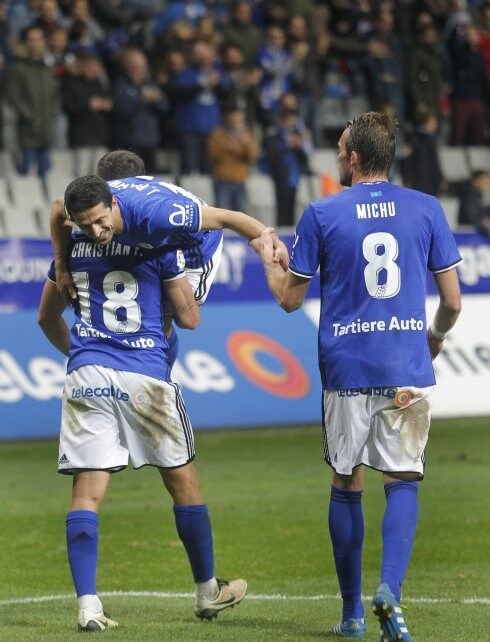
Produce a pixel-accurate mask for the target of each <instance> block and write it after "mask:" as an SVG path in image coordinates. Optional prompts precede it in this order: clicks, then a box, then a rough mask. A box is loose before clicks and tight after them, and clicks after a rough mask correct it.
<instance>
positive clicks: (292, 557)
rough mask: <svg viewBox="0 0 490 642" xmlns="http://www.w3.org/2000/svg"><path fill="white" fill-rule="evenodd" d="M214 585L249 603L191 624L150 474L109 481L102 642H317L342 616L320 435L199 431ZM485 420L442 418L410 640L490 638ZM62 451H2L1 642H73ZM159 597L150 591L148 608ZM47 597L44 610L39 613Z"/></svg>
mask: <svg viewBox="0 0 490 642" xmlns="http://www.w3.org/2000/svg"><path fill="white" fill-rule="evenodd" d="M196 442H197V452H198V457H197V459H196V464H197V467H198V469H199V472H200V475H201V481H202V487H203V491H204V494H205V497H206V499H207V502H208V505H209V508H210V514H211V519H212V523H213V530H214V540H215V557H216V572H217V575H218V576H221V577H225V578H233V577H238V576H242V577H245V578H246V579H247V580H248V582H249V594H250V595H249V598H248V599H245V600H244V602H243V603H242V604H241V605H239V606H238V607H236V608H234V609H233V610H231V609H229V610H228V611H226V612H224V613H222V614H221V615H220V616H219V618H218V620H217V621H214V622H212V623H208V622H204V623H202V622H200V621H198V620H197V619H196V618H195V616H194V615H193V599H192V597H191V596H190V594H191V593H192V590H193V583H192V577H191V574H190V571H189V568H188V564H187V559H186V557H185V554H184V551H183V547H182V545H181V543H180V541H179V539H178V537H177V535H176V532H175V527H174V520H173V513H172V507H171V502H170V498H169V497H168V495H167V494H166V493H165V491H164V490H163V486H162V485H161V482H160V479H159V476H158V474H157V473H156V471H154V470H152V469H149V468H146V469H143V470H140V471H132V470H127V471H125V472H123V473H119V474H117V475H114V477H113V478H112V482H111V488H110V489H109V493H108V495H107V497H106V500H105V502H104V505H103V507H102V511H101V515H100V547H99V548H100V552H99V572H98V590H99V592H100V593H101V594H102V595H103V594H104V593H107V595H105V596H104V597H103V602H104V607H105V608H106V609H107V610H108V611H109V612H110V613H111V614H112V615H113V616H114V617H115V619H117V620H118V621H119V624H120V626H119V628H118V629H117V630H115V631H107V632H105V633H104V634H103V635H104V639H106V638H107V639H108V640H124V641H126V640H131V641H135V640H142V641H145V642H146V641H153V640H166V641H169V642H180V641H182V642H194V641H196V642H197V641H201V640H203V641H204V640H213V641H223V642H232V641H235V640H236V641H239V642H273V641H277V642H282V641H286V640H291V641H294V642H318V641H319V640H329V639H332V640H333V639H334V638H333V636H331V635H330V634H329V633H328V631H329V628H330V626H331V625H332V624H334V623H335V622H336V621H338V619H339V615H340V608H341V603H340V599H339V598H338V597H336V594H337V592H338V587H337V581H336V577H335V572H334V566H333V560H332V555H331V546H330V541H329V536H328V530H327V510H328V499H329V486H330V474H329V470H328V468H327V467H326V465H325V464H324V463H323V461H322V439H321V431H320V429H319V428H318V427H316V428H314V427H298V428H283V429H265V430H243V431H229V432H225V431H217V432H200V433H197V435H196ZM489 453H490V420H489V419H473V420H451V421H448V420H445V421H434V423H433V428H432V431H431V437H430V439H429V447H428V449H427V470H426V479H425V481H424V482H423V483H422V484H421V489H420V493H419V497H420V517H419V528H418V532H417V536H416V540H415V546H414V552H413V556H412V561H411V564H410V568H409V572H408V576H407V579H406V582H405V590H404V601H405V602H406V603H407V605H408V607H409V610H408V612H407V614H406V621H407V623H408V626H409V630H410V632H411V634H412V637H413V640H414V642H419V641H420V642H422V641H424V642H441V641H444V642H467V641H468V642H470V641H473V640H490V627H489V625H488V621H489V618H490V491H489V488H490V465H489V462H488V459H489ZM56 460H57V444H56V443H55V442H51V441H50V442H22V443H11V444H0V506H1V508H0V524H1V528H0V617H1V620H0V621H1V625H0V640H5V641H8V642H11V641H12V642H16V641H19V642H27V641H29V640H36V641H37V640H53V641H54V640H60V641H65V640H68V641H69V640H75V639H79V634H78V633H77V632H76V601H75V598H74V595H73V587H72V584H71V578H70V574H69V570H68V564H67V561H66V553H65V542H64V520H65V515H66V512H67V509H68V506H69V496H70V479H69V478H66V477H62V476H60V475H58V474H57V473H56ZM369 473H370V474H368V475H367V487H366V491H365V493H364V499H363V505H364V514H365V519H366V537H365V546H364V584H363V586H364V593H365V594H366V607H367V608H366V617H367V622H368V633H367V635H366V638H365V639H366V640H367V641H368V642H370V641H376V642H378V641H379V634H378V626H377V621H376V620H375V618H374V617H373V616H371V615H370V612H369V596H370V594H371V593H372V591H373V590H374V588H375V587H376V585H377V582H378V580H379V564H380V555H381V538H380V524H381V517H382V512H383V508H384V494H383V490H382V484H381V479H380V475H379V473H375V472H371V471H369ZM152 593H154V594H153V595H152ZM35 599H39V600H42V601H35Z"/></svg>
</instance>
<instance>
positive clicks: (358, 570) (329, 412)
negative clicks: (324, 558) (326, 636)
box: [323, 391, 369, 638]
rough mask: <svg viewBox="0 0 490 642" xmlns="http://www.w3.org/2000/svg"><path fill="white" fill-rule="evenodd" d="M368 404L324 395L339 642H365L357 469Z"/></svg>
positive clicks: (360, 473)
mask: <svg viewBox="0 0 490 642" xmlns="http://www.w3.org/2000/svg"><path fill="white" fill-rule="evenodd" d="M341 392H342V393H344V394H340V393H341ZM367 405H368V401H367V398H366V396H365V395H364V396H362V395H357V396H351V397H347V396H346V394H345V391H340V392H339V393H338V392H337V391H324V396H323V411H324V415H323V416H324V421H323V430H324V449H325V460H326V462H327V463H328V464H329V465H330V466H331V467H332V468H333V476H332V488H331V495H330V504H329V514H328V524H329V530H330V537H331V540H332V548H333V556H334V560H335V568H336V571H337V578H338V581H339V586H340V592H341V595H342V617H341V620H340V622H339V623H338V624H337V625H335V626H334V627H333V629H332V632H333V633H335V634H336V635H338V636H339V637H352V638H354V637H363V635H364V632H365V630H366V625H365V622H364V607H363V604H362V600H361V588H362V547H363V543H364V516H363V512H362V493H363V486H364V468H363V466H362V465H360V464H361V462H362V455H363V448H364V444H365V442H366V438H367V434H368V432H369V420H368V413H367Z"/></svg>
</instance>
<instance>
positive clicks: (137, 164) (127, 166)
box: [95, 149, 146, 181]
mask: <svg viewBox="0 0 490 642" xmlns="http://www.w3.org/2000/svg"><path fill="white" fill-rule="evenodd" d="M95 171H96V173H97V176H100V178H103V179H104V180H105V181H114V180H115V179H116V178H129V176H144V175H145V173H146V169H145V163H144V161H143V159H142V158H141V157H140V156H138V154H135V153H134V152H130V151H128V150H126V149H116V150H115V151H113V152H107V154H104V156H102V158H101V159H100V160H99V162H98V163H97V169H96V170H95Z"/></svg>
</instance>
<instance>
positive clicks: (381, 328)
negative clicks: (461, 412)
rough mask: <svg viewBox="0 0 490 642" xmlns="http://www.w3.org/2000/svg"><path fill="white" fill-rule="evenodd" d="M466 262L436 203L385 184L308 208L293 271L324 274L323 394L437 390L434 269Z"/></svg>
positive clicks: (297, 239) (300, 225)
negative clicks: (431, 330) (431, 321)
mask: <svg viewBox="0 0 490 642" xmlns="http://www.w3.org/2000/svg"><path fill="white" fill-rule="evenodd" d="M460 262H461V257H460V255H459V252H458V248H457V246H456V242H455V240H454V237H453V234H452V232H451V230H450V228H449V225H448V223H447V221H446V217H445V215H444V211H443V210H442V207H441V205H440V204H439V202H438V201H437V199H436V198H434V197H433V196H428V195H427V194H422V193H421V192H417V191H415V190H410V189H407V188H404V187H400V186H397V185H393V184H391V183H388V182H378V183H359V184H357V185H355V186H354V187H351V188H350V189H347V190H345V191H343V192H341V193H339V194H336V195H335V196H331V197H329V198H326V199H322V200H320V201H316V202H314V203H312V204H310V205H309V206H308V207H307V208H306V210H305V211H304V213H303V216H302V217H301V220H300V221H299V223H298V226H297V230H296V237H295V240H294V246H293V249H292V252H291V262H290V266H289V269H290V270H291V271H292V272H293V273H294V274H297V275H299V276H303V277H312V276H313V275H314V274H315V272H316V271H317V269H318V268H320V287H321V312H320V326H319V335H318V344H319V365H320V371H321V376H322V384H323V387H324V388H325V389H328V390H337V389H342V388H366V387H374V386H376V387H379V386H420V387H423V386H430V385H433V384H434V383H435V378H434V371H433V368H432V361H431V356H430V352H429V347H428V343H427V334H426V332H427V328H426V312H425V298H426V277H427V270H430V271H432V272H443V271H445V270H448V269H450V268H452V267H454V266H455V265H457V264H458V263H460Z"/></svg>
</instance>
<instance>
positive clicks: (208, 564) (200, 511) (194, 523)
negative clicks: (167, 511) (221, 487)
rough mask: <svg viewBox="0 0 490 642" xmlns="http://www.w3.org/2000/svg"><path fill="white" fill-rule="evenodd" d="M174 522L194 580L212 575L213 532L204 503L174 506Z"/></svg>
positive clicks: (197, 580) (204, 580)
mask: <svg viewBox="0 0 490 642" xmlns="http://www.w3.org/2000/svg"><path fill="white" fill-rule="evenodd" d="M174 515H175V524H176V526H177V533H178V534H179V537H180V539H181V540H182V543H183V544H184V548H185V550H186V553H187V557H188V558H189V563H190V565H191V569H192V575H193V576H194V582H207V581H208V580H210V579H211V578H213V577H214V551H213V533H212V531H211V521H210V519H209V513H208V507H207V506H206V504H201V505H198V506H175V505H174Z"/></svg>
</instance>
